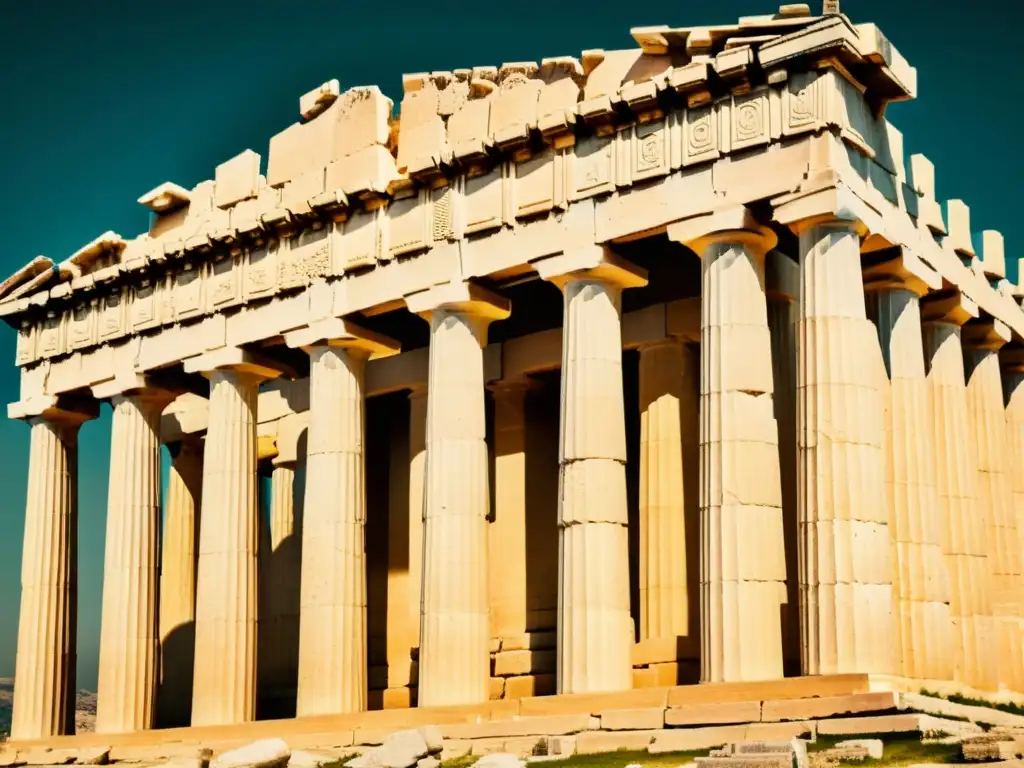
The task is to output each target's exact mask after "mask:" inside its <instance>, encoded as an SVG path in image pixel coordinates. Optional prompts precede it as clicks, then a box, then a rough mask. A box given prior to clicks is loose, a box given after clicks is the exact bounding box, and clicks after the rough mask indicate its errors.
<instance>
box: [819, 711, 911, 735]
mask: <svg viewBox="0 0 1024 768" xmlns="http://www.w3.org/2000/svg"><path fill="white" fill-rule="evenodd" d="M920 730H921V715H914V714H900V715H876V716H869V717H837V718H834V719H830V720H821V721H819V722H818V733H820V734H822V735H826V736H832V735H839V736H841V735H844V734H847V733H851V734H852V733H902V732H910V731H920Z"/></svg>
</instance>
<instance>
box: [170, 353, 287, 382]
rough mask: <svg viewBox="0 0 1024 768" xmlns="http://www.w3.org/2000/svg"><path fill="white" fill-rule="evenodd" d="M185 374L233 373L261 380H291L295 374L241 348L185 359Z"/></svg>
mask: <svg viewBox="0 0 1024 768" xmlns="http://www.w3.org/2000/svg"><path fill="white" fill-rule="evenodd" d="M182 362H183V364H184V367H185V373H201V374H202V375H203V376H207V377H209V376H210V375H211V374H213V373H217V372H223V371H233V372H236V373H245V374H248V375H250V376H255V377H257V378H261V379H276V378H278V377H279V376H287V377H289V378H293V377H294V376H295V372H294V371H293V370H291V369H290V368H289V367H288V366H286V365H284V364H283V363H280V362H278V361H276V360H270V359H268V358H266V357H263V356H262V355H259V354H257V353H255V352H250V351H249V350H247V349H243V348H241V347H222V348H220V349H216V350H214V351H212V352H206V353H204V354H202V355H196V356H195V357H190V358H187V359H186V360H183V361H182Z"/></svg>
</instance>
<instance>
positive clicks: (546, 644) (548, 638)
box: [498, 632, 558, 651]
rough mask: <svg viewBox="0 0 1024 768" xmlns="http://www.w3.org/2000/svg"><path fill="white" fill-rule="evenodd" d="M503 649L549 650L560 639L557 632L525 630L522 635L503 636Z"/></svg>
mask: <svg viewBox="0 0 1024 768" xmlns="http://www.w3.org/2000/svg"><path fill="white" fill-rule="evenodd" d="M500 639H501V647H500V648H499V649H498V650H501V651H524V650H531V651H538V650H549V649H552V648H554V647H555V645H556V643H557V639H558V633H557V632H524V633H523V634H521V635H511V636H506V637H502V638H500Z"/></svg>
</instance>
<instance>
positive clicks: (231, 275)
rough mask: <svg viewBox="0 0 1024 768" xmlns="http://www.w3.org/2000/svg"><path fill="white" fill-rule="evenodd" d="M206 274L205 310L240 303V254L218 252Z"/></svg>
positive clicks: (241, 284)
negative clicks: (206, 305)
mask: <svg viewBox="0 0 1024 768" xmlns="http://www.w3.org/2000/svg"><path fill="white" fill-rule="evenodd" d="M208 270H209V271H208V273H207V276H206V283H207V285H206V295H207V301H208V307H207V311H209V312H216V311H217V310H221V309H227V308H228V307H235V306H238V305H239V304H241V303H242V286H243V282H242V256H241V254H239V255H237V256H232V255H231V254H226V253H222V254H218V256H217V257H216V258H214V259H213V260H212V261H211V262H210V266H209V268H208Z"/></svg>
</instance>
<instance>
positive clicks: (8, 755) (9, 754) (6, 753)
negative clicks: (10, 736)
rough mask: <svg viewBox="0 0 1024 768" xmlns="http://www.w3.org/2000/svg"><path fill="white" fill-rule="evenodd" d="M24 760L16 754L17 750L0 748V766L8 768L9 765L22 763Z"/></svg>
mask: <svg viewBox="0 0 1024 768" xmlns="http://www.w3.org/2000/svg"><path fill="white" fill-rule="evenodd" d="M24 764H25V761H24V760H22V759H21V757H19V755H18V750H16V749H9V748H6V747H5V748H3V749H0V766H2V767H3V768H8V767H9V766H16V765H24Z"/></svg>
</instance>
